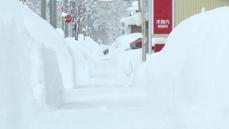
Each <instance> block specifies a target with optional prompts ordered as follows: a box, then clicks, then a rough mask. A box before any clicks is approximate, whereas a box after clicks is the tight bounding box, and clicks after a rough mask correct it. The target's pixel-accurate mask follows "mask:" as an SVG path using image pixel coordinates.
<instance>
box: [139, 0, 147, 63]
mask: <svg viewBox="0 0 229 129" xmlns="http://www.w3.org/2000/svg"><path fill="white" fill-rule="evenodd" d="M145 7H146V6H145V0H141V9H140V11H141V15H142V37H143V38H142V62H145V61H146V42H147V39H146V33H145V32H146V31H145V30H146V22H145Z"/></svg>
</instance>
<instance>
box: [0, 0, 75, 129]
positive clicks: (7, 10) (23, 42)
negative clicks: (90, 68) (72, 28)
mask: <svg viewBox="0 0 229 129" xmlns="http://www.w3.org/2000/svg"><path fill="white" fill-rule="evenodd" d="M0 11H1V12H2V14H1V16H0V40H1V41H0V128H4V129H30V128H31V127H30V126H32V123H33V122H34V121H36V120H35V119H36V117H35V116H36V115H37V113H38V112H37V110H38V108H40V106H42V105H45V104H46V105H49V106H52V107H57V106H59V105H61V104H62V100H61V91H62V89H63V88H71V87H73V81H72V74H71V73H72V66H71V65H72V62H71V58H70V54H69V52H68V49H67V47H66V46H65V44H64V43H65V40H64V38H61V37H60V36H59V34H58V33H57V31H56V30H55V29H53V28H52V27H51V26H50V25H49V23H48V22H46V21H44V20H42V19H41V18H40V17H39V16H37V15H35V14H34V13H33V12H32V11H31V10H29V9H28V8H27V7H25V6H24V5H22V4H19V3H18V2H17V1H13V0H9V1H8V0H7V1H4V2H3V3H2V4H1V5H0ZM36 102H37V103H36ZM38 103H39V104H42V105H40V106H38Z"/></svg>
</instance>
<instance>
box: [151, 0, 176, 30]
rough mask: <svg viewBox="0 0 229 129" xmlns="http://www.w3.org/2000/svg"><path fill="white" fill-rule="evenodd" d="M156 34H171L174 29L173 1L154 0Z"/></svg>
mask: <svg viewBox="0 0 229 129" xmlns="http://www.w3.org/2000/svg"><path fill="white" fill-rule="evenodd" d="M153 1H154V4H153V5H154V7H153V9H154V13H153V26H154V34H169V33H170V32H171V31H172V28H173V21H172V20H173V0H153Z"/></svg>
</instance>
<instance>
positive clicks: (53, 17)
mask: <svg viewBox="0 0 229 129" xmlns="http://www.w3.org/2000/svg"><path fill="white" fill-rule="evenodd" d="M49 16H50V24H51V25H52V26H53V27H54V28H57V3H56V0H49Z"/></svg>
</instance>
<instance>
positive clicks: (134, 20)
mask: <svg viewBox="0 0 229 129" xmlns="http://www.w3.org/2000/svg"><path fill="white" fill-rule="evenodd" d="M120 22H121V23H122V24H124V25H125V26H126V27H127V26H129V25H136V26H141V24H142V21H141V13H135V14H133V15H132V16H129V17H124V18H122V19H121V20H120Z"/></svg>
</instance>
